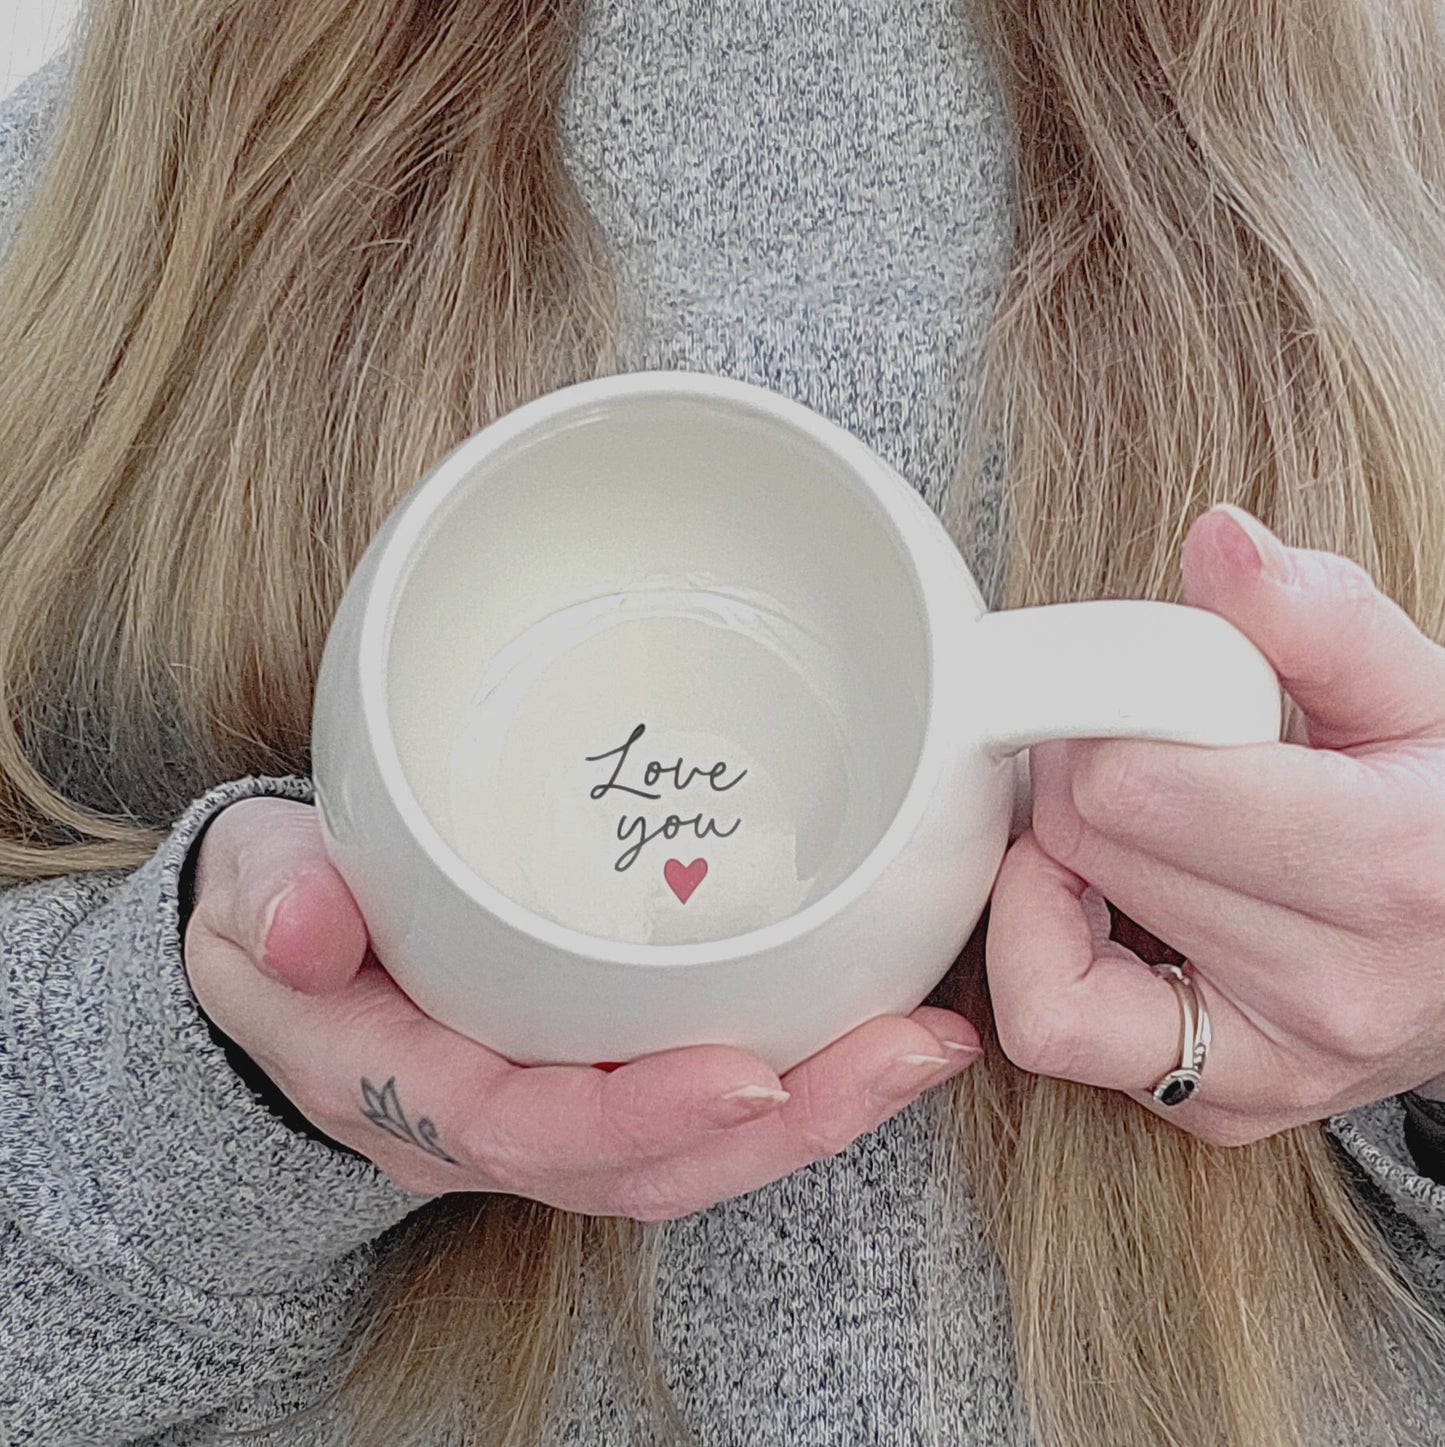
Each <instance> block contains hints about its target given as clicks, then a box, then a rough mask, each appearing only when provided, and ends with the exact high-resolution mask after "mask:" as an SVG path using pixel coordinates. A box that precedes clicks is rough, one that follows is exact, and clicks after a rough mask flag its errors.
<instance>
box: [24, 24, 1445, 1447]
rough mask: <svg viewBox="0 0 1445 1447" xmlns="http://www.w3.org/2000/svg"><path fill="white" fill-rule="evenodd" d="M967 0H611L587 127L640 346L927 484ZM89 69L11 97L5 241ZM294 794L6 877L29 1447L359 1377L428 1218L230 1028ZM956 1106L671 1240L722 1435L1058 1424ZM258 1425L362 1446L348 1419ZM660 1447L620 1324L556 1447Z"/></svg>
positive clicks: (801, 1435)
mask: <svg viewBox="0 0 1445 1447" xmlns="http://www.w3.org/2000/svg"><path fill="white" fill-rule="evenodd" d="M955 10H956V6H955V4H954V0H907V3H904V4H899V3H897V0H788V3H782V0H593V3H592V5H591V8H590V10H589V12H588V15H587V18H586V23H585V30H584V36H583V41H582V48H581V57H580V62H579V65H578V68H577V71H576V74H575V77H574V81H573V85H572V89H571V92H570V94H569V100H568V107H567V112H566V119H565V125H566V137H567V146H568V157H569V164H570V165H571V166H572V167H573V168H574V171H575V174H576V176H577V178H578V180H579V183H580V184H581V185H582V187H583V190H584V194H585V195H586V197H587V199H588V200H589V202H590V203H591V205H592V206H593V208H594V210H595V212H596V214H597V216H598V217H599V219H600V221H601V222H602V224H603V226H604V228H605V229H606V231H607V233H608V235H609V236H610V237H611V238H612V241H613V244H614V246H615V248H616V252H617V263H618V266H619V269H620V274H621V276H622V278H623V282H624V291H625V295H626V297H627V301H628V320H627V326H626V328H625V331H624V340H625V349H624V357H625V359H626V362H627V364H628V365H630V366H636V367H643V366H648V367H683V366H685V367H689V368H698V369H705V370H711V371H715V372H719V373H724V374H728V375H732V376H737V377H742V378H745V379H748V380H751V381H755V382H759V383H762V384H765V385H769V386H772V387H775V388H778V389H780V390H781V391H784V392H786V393H789V394H791V395H793V396H795V397H797V398H799V399H800V400H802V401H804V402H806V403H808V404H809V405H811V406H812V407H814V408H816V409H818V410H819V411H821V412H823V413H825V414H827V415H828V416H831V417H833V418H834V419H836V420H837V421H839V422H841V423H843V424H844V425H845V426H847V427H849V428H851V429H853V430H854V431H855V432H857V433H859V434H860V435H861V436H863V437H865V438H866V439H867V440H868V441H869V442H870V443H872V444H873V445H874V446H875V447H876V448H878V449H879V450H880V451H881V452H882V453H883V454H884V455H885V456H886V457H888V458H889V459H890V460H891V461H892V462H894V463H895V465H897V466H898V467H899V469H900V470H901V471H902V473H903V474H904V476H905V477H907V478H909V479H910V480H911V481H912V482H913V484H914V485H915V486H917V487H918V488H919V489H920V490H921V491H922V492H923V494H924V495H925V496H926V497H927V498H929V499H930V500H931V501H936V500H937V498H938V496H939V493H940V490H941V488H942V486H943V483H944V481H945V479H946V478H947V476H948V474H949V472H950V469H951V465H952V460H953V458H954V456H955V454H956V452H957V450H958V447H959V444H960V440H961V438H960V428H961V425H962V423H961V418H962V415H963V414H962V402H963V399H964V398H965V397H966V396H967V394H968V388H969V379H970V376H971V375H972V371H973V368H974V366H975V364H976V361H977V350H978V343H979V340H980V338H981V336H982V333H983V330H984V327H985V325H986V322H987V319H988V316H989V309H990V307H991V305H992V304H993V301H994V299H995V296H996V289H997V284H998V280H999V277H1000V274H1001V267H1002V264H1003V261H1004V257H1005V249H1006V244H1007V238H1008V231H1009V219H1010V218H1009V212H1010V196H1011V173H1010V163H1009V157H1010V138H1009V136H1008V134H1007V132H1006V129H1005V125H1004V119H1003V115H1002V112H1001V109H1000V106H999V103H998V98H997V94H996V91H995V89H994V87H993V85H992V83H991V81H990V78H989V76H988V74H987V72H986V71H985V69H984V67H983V65H982V63H981V60H980V57H979V54H978V51H977V48H976V45H975V43H974V41H973V39H972V37H971V36H970V34H969V32H968V30H967V29H966V27H965V24H964V22H963V20H962V18H961V17H960V16H959V15H958V14H956V13H955ZM69 63H70V57H69V53H67V54H66V55H63V56H62V57H61V58H60V59H59V60H57V61H56V62H53V63H52V64H51V65H50V66H49V67H47V68H46V70H45V71H43V72H41V73H40V74H39V75H38V76H36V77H34V78H33V79H32V80H31V81H29V82H27V83H26V84H25V85H23V86H22V87H21V88H20V90H19V91H18V92H16V93H15V94H14V95H13V96H12V97H11V98H10V99H9V101H8V102H7V103H6V104H5V105H4V106H3V107H0V246H3V245H4V244H5V241H6V239H7V237H8V235H9V234H10V232H11V229H12V228H13V225H14V221H15V218H16V217H17V216H18V215H19V214H20V211H21V208H22V207H23V204H24V201H25V195H26V192H27V190H28V188H29V186H30V185H31V184H32V182H33V179H34V177H35V176H36V175H37V174H38V172H39V170H40V168H41V167H42V166H43V164H44V160H45V154H46V138H47V137H48V136H49V135H51V134H53V127H54V123H55V120H56V117H57V115H58V113H59V110H60V108H61V107H62V106H63V103H64V95H65V89H66V79H67V72H68V67H69ZM22 402H23V399H22ZM992 545H993V539H992V538H991V537H985V538H982V539H981V540H980V543H979V546H980V548H987V547H990V546H992ZM259 793H271V794H284V795H289V796H291V797H300V798H306V797H309V794H308V786H307V783H306V781H304V780H254V779H253V780H241V781H231V782H226V783H219V781H218V787H217V788H216V789H215V790H214V791H213V792H211V793H209V794H207V795H206V796H205V797H204V798H201V799H199V800H198V801H197V802H196V803H195V804H194V805H193V807H191V808H190V809H189V810H188V811H187V812H186V813H185V815H184V817H183V818H181V819H180V820H179V821H178V822H177V823H176V825H175V828H174V832H173V833H172V834H171V836H170V838H169V840H168V841H167V842H166V844H165V845H164V846H163V847H162V848H161V850H160V851H159V852H158V853H157V854H156V856H155V857H154V858H153V859H152V860H151V861H150V862H149V863H148V864H147V865H146V866H145V867H143V868H141V869H140V870H138V871H136V872H135V873H134V874H131V875H129V876H120V875H117V874H96V875H89V876H76V877H72V878H68V879H63V880H59V881H53V882H46V883H40V884H33V885H27V886H23V887H17V888H12V889H10V890H9V891H7V892H4V893H0V1443H5V1444H12V1447H37V1444H43V1447H62V1444H68V1443H150V1444H168V1447H183V1444H184V1447H191V1444H198V1443H204V1442H211V1441H214V1440H216V1438H215V1437H214V1435H213V1429H214V1428H216V1427H229V1428H238V1427H244V1426H254V1425H261V1424H265V1423H268V1422H270V1421H272V1420H274V1419H275V1418H276V1417H278V1416H279V1415H281V1414H282V1413H283V1412H284V1411H286V1410H288V1409H292V1408H295V1407H298V1406H301V1405H303V1404H304V1403H306V1402H307V1401H308V1400H310V1399H311V1398H312V1396H313V1395H315V1394H316V1392H317V1391H318V1390H319V1389H320V1388H322V1387H324V1386H325V1385H326V1384H327V1383H328V1382H329V1381H331V1380H332V1379H333V1377H334V1372H335V1366H336V1363H337V1361H338V1357H339V1351H340V1348H341V1346H342V1343H343V1342H344V1340H345V1338H346V1335H347V1332H348V1329H349V1327H350V1326H351V1324H352V1320H353V1316H354V1313H355V1310H356V1307H357V1304H358V1302H359V1299H360V1292H361V1290H362V1288H363V1287H364V1285H365V1283H366V1281H367V1279H368V1274H369V1272H370V1270H371V1266H372V1260H373V1255H374V1243H375V1241H376V1239H377V1238H378V1237H379V1236H380V1235H381V1233H383V1232H384V1231H385V1230H386V1229H387V1228H389V1227H390V1226H392V1225H393V1224H395V1223H397V1222H399V1221H400V1220H401V1219H402V1218H403V1217H404V1216H406V1215H407V1214H408V1213H409V1212H410V1211H412V1210H414V1209H415V1208H416V1207H417V1206H418V1205H420V1204H421V1200H420V1198H417V1197H413V1196H408V1195H406V1194H404V1193H403V1192H401V1191H400V1190H399V1189H397V1188H396V1187H395V1186H394V1185H392V1184H391V1183H390V1182H389V1181H388V1180H387V1179H386V1178H385V1177H384V1176H383V1175H382V1174H381V1173H380V1172H378V1171H377V1170H375V1169H374V1168H372V1167H371V1166H369V1165H368V1164H367V1163H365V1162H362V1161H359V1160H358V1159H356V1158H355V1157H353V1156H350V1155H343V1154H341V1153H338V1152H334V1151H332V1150H330V1149H328V1148H327V1147H326V1146H325V1145H324V1144H322V1143H321V1142H320V1141H318V1140H316V1139H312V1138H310V1137H308V1136H305V1135H300V1134H296V1133H293V1132H292V1131H290V1130H289V1129H288V1128H287V1127H286V1126H285V1125H284V1124H283V1123H282V1122H281V1121H279V1120H278V1118H277V1117H276V1116H275V1115H274V1114H273V1113H271V1112H270V1111H269V1110H268V1109H267V1108H266V1107H265V1105H264V1103H263V1102H262V1101H261V1100H259V1099H258V1098H257V1097H255V1096H254V1095H252V1093H251V1092H250V1091H249V1089H248V1088H247V1087H246V1086H245V1084H244V1083H243V1082H242V1081H241V1080H240V1079H239V1077H238V1076H237V1075H235V1074H234V1073H233V1072H232V1070H231V1069H230V1067H229V1066H228V1064H227V1062H226V1059H225V1056H224V1055H223V1054H222V1052H221V1050H220V1049H219V1048H218V1047H217V1045H216V1044H215V1042H214V1041H213V1039H212V1037H211V1035H210V1034H209V1032H208V1030H207V1029H206V1026H205V1023H204V1021H203V1020H202V1018H201V1017H200V1015H199V1014H198V1011H197V1006H196V1003H195V1001H194V999H193V997H192V995H191V993H190V990H189V988H188V985H187V982H186V977H185V974H184V970H183V967H182V962H181V957H180V941H179V932H178V923H177V909H178V905H177V890H178V873H179V870H180V868H181V865H182V863H183V861H184V859H185V856H186V853H187V850H188V848H189V846H190V845H191V843H192V842H193V841H194V840H195V839H196V837H197V835H198V832H199V831H200V830H201V828H202V827H203V825H204V824H205V823H206V821H207V820H208V819H209V818H211V817H212V816H213V815H214V814H215V813H216V811H217V810H219V809H220V808H222V807H224V806H225V805H226V804H227V803H228V802H230V801H232V800H235V799H237V798H240V797H243V796H246V795H253V794H259ZM930 1116H931V1106H930V1104H929V1103H928V1102H927V1101H925V1102H922V1103H920V1104H918V1105H915V1106H914V1107H913V1108H911V1109H909V1110H907V1111H905V1112H904V1113H903V1114H902V1115H900V1116H898V1117H896V1118H894V1119H893V1120H891V1121H889V1122H888V1123H887V1124H885V1125H884V1126H882V1127H881V1128H880V1129H878V1130H877V1131H875V1132H873V1133H872V1134H870V1135H869V1136H866V1137H864V1138H863V1139H861V1140H859V1141H858V1142H856V1143H855V1144H854V1145H853V1146H852V1147H851V1148H850V1149H848V1150H846V1151H844V1152H843V1153H842V1154H841V1155H839V1156H836V1157H834V1158H833V1159H830V1160H827V1161H822V1162H819V1163H817V1164H815V1165H813V1166H811V1167H809V1168H808V1169H806V1170H802V1171H799V1172H797V1173H795V1174H794V1175H792V1176H790V1177H788V1178H787V1179H785V1180H782V1181H779V1182H777V1183H775V1184H774V1185H772V1186H770V1187H767V1188H766V1189H763V1190H760V1191H756V1192H754V1193H752V1194H751V1195H748V1196H745V1197H742V1198H740V1199H737V1200H734V1201H728V1202H725V1203H723V1204H721V1205H718V1206H716V1207H714V1208H713V1209H711V1210H708V1211H704V1212H702V1213H700V1214H698V1215H696V1216H693V1217H690V1218H688V1219H687V1220H685V1221H682V1222H678V1223H676V1224H675V1225H674V1226H673V1227H672V1228H670V1233H669V1242H668V1247H667V1252H666V1255H665V1258H664V1261H663V1267H662V1273H661V1281H660V1298H659V1304H658V1310H657V1319H656V1326H657V1334H658V1338H659V1341H660V1345H661V1349H662V1361H663V1369H664V1373H665V1376H666V1380H667V1382H668V1384H669V1386H670V1387H671V1389H672V1391H673V1393H674V1395H675V1397H676V1400H677V1402H678V1404H679V1406H680V1408H681V1410H682V1412H683V1413H684V1414H685V1416H686V1417H687V1418H688V1419H689V1420H690V1422H691V1423H692V1424H693V1427H694V1428H695V1430H696V1432H697V1434H698V1436H699V1438H700V1440H701V1441H702V1442H703V1443H704V1444H706V1447H855V1444H857V1447H872V1444H888V1447H921V1444H924V1443H926V1442H930V1441H932V1440H935V1439H934V1438H933V1437H932V1436H931V1433H930V1427H929V1423H930V1421H931V1420H932V1421H936V1423H937V1427H938V1430H939V1434H940V1439H941V1440H942V1441H943V1442H946V1443H949V1444H955V1447H999V1444H1024V1443H1026V1442H1027V1441H1028V1440H1029V1434H1028V1432H1027V1429H1026V1427H1025V1426H1024V1423H1023V1420H1022V1417H1021V1415H1020V1410H1019V1405H1018V1398H1017V1389H1016V1381H1015V1371H1014V1366H1013V1361H1012V1357H1011V1348H1010V1345H1009V1327H1008V1318H1007V1305H1006V1299H1005V1297H1004V1293H1003V1288H1002V1284H1001V1280H1000V1276H999V1273H998V1270H997V1266H996V1263H995V1261H994V1260H993V1258H992V1256H991V1255H990V1253H989V1251H988V1249H987V1248H986V1247H985V1246H984V1244H983V1243H982V1241H981V1239H980V1235H979V1231H978V1228H977V1223H976V1221H975V1220H974V1218H973V1216H972V1215H971V1214H970V1213H969V1209H968V1206H967V1202H966V1201H964V1202H962V1203H960V1204H958V1205H957V1206H955V1207H953V1208H950V1209H949V1210H948V1211H946V1210H945V1207H944V1205H943V1203H942V1198H941V1195H940V1193H939V1192H938V1191H937V1190H936V1189H935V1188H934V1187H933V1185H932V1183H931V1179H930V1172H929V1166H928V1142H929V1128H930ZM1331 1129H1332V1131H1333V1133H1334V1136H1335V1137H1336V1139H1337V1140H1338V1142H1339V1144H1340V1146H1341V1148H1342V1151H1343V1152H1344V1153H1346V1155H1347V1156H1348V1157H1349V1158H1350V1159H1351V1160H1352V1162H1353V1165H1354V1168H1356V1174H1357V1176H1358V1182H1359V1189H1360V1191H1361V1192H1362V1193H1363V1195H1364V1196H1365V1197H1366V1199H1367V1200H1368V1201H1369V1203H1370V1204H1371V1206H1372V1208H1373V1209H1374V1210H1376V1211H1377V1212H1378V1214H1379V1217H1380V1219H1381V1221H1382V1223H1383V1224H1384V1226H1385V1228H1386V1230H1387V1231H1388V1233H1389V1236H1390V1239H1391V1241H1392V1242H1393V1244H1394V1246H1395V1248H1396V1249H1397V1250H1398V1252H1399V1253H1400V1255H1401V1257H1402V1258H1403V1259H1404V1260H1405V1261H1406V1262H1407V1263H1408V1266H1409V1268H1410V1269H1411V1270H1412V1271H1413V1272H1414V1273H1415V1274H1416V1275H1417V1276H1418V1278H1419V1279H1420V1280H1421V1282H1422V1285H1423V1286H1424V1288H1425V1289H1426V1290H1427V1291H1429V1292H1432V1293H1440V1292H1442V1291H1445V1258H1442V1256H1441V1255H1440V1254H1439V1253H1440V1252H1441V1251H1442V1249H1445V1189H1442V1188H1441V1187H1439V1186H1437V1185H1435V1184H1434V1183H1433V1182H1431V1181H1430V1180H1427V1179H1425V1178H1423V1177H1421V1176H1420V1175H1418V1174H1416V1173H1415V1171H1414V1170H1413V1168H1412V1166H1411V1164H1410V1158H1409V1156H1408V1154H1407V1153H1406V1150H1405V1145H1404V1141H1403V1139H1402V1133H1401V1110H1400V1107H1399V1103H1398V1102H1395V1101H1388V1102H1382V1103H1380V1104H1379V1105H1377V1106H1374V1107H1372V1108H1370V1109H1367V1110H1363V1111H1359V1112H1356V1113H1354V1114H1353V1115H1351V1116H1349V1117H1346V1118H1341V1119H1338V1120H1336V1121H1334V1122H1332V1123H1331ZM930 1292H932V1293H933V1297H934V1301H935V1306H936V1311H935V1312H934V1313H930V1312H929V1310H928V1308H927V1303H928V1300H929V1295H930ZM931 1314H932V1315H936V1327H935V1328H934V1329H932V1330H930V1328H929V1326H928V1318H929V1316H930V1315H931ZM1411 1409H1412V1410H1413V1411H1414V1412H1415V1414H1416V1416H1417V1418H1418V1423H1419V1427H1420V1431H1421V1434H1422V1435H1423V1436H1424V1437H1425V1439H1426V1440H1430V1441H1437V1440H1438V1441H1441V1442H1445V1404H1442V1403H1439V1402H1431V1401H1429V1400H1428V1399H1427V1396H1426V1394H1425V1393H1424V1392H1423V1391H1416V1392H1414V1393H1413V1394H1412V1396H1411ZM258 1440H260V1441H263V1442H264V1443H266V1444H269V1447H304V1444H311V1447H338V1444H340V1443H341V1441H342V1438H341V1435H340V1432H339V1429H338V1428H337V1427H336V1425H335V1422H334V1420H333V1419H332V1418H331V1417H329V1416H328V1415H326V1414H325V1413H322V1414H321V1415H320V1416H318V1417H317V1418H315V1419H313V1420H312V1421H311V1422H310V1423H308V1424H307V1425H304V1426H301V1427H294V1426H293V1427H286V1428H284V1429H281V1430H278V1431H276V1432H275V1433H271V1434H267V1435H265V1436H264V1437H262V1438H260V1439H258ZM650 1440H653V1439H652V1438H651V1437H649V1435H648V1434H647V1432H646V1431H645V1429H644V1428H643V1427H642V1426H640V1425H639V1423H638V1420H637V1416H636V1412H635V1409H634V1405H633V1403H632V1401H631V1399H630V1396H629V1393H628V1391H627V1389H626V1386H625V1379H624V1378H623V1377H621V1376H620V1375H619V1373H618V1372H617V1371H615V1370H614V1369H613V1367H612V1364H611V1363H610V1361H609V1357H608V1348H607V1323H606V1320H605V1316H604V1314H603V1313H601V1312H600V1311H597V1310H595V1309H594V1310H593V1311H592V1313H591V1315H590V1316H589V1318H588V1320H587V1323H586V1326H585V1329H584V1331H583V1333H582V1337H581V1341H580V1344H579V1347H578V1350H577V1352H576V1354H575V1357H574V1359H573V1361H572V1363H571V1365H570V1368H569V1372H568V1375H567V1378H566V1397H565V1406H564V1408H563V1411H562V1414H561V1416H560V1418H559V1419H558V1421H557V1423H556V1425H555V1432H554V1442H555V1443H556V1444H562V1443H566V1444H576V1447H604V1444H605V1447H631V1444H640V1443H643V1442H646V1441H650Z"/></svg>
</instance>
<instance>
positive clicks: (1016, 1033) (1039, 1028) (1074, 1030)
mask: <svg viewBox="0 0 1445 1447" xmlns="http://www.w3.org/2000/svg"><path fill="white" fill-rule="evenodd" d="M995 1027H996V1029H997V1031H998V1038H999V1044H1000V1046H1001V1047H1002V1049H1003V1053H1004V1054H1005V1055H1007V1056H1008V1058H1009V1059H1010V1060H1012V1061H1013V1063H1014V1064H1015V1065H1017V1066H1018V1068H1019V1069H1020V1070H1026V1071H1028V1072H1029V1074H1031V1075H1051V1076H1057V1077H1060V1078H1063V1079H1070V1078H1072V1074H1073V1067H1074V1065H1075V1064H1076V1062H1077V1060H1078V1056H1079V1040H1080V1035H1079V1029H1078V1021H1077V1019H1076V1017H1075V1016H1074V1014H1073V1012H1071V1011H1069V1010H1067V1009H1065V1008H1061V1006H1060V1003H1059V1002H1058V1001H1050V1000H1046V999H1035V1000H1031V1001H1030V1002H1029V1003H1028V1004H1027V1005H1025V1006H1024V1007H1022V1008H1016V1009H1014V1010H1011V1011H1007V1012H1004V1011H1000V1012H999V1014H998V1016H997V1018H996V1020H995Z"/></svg>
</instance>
